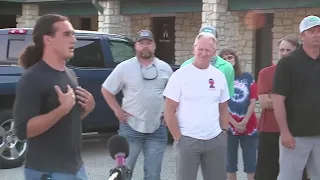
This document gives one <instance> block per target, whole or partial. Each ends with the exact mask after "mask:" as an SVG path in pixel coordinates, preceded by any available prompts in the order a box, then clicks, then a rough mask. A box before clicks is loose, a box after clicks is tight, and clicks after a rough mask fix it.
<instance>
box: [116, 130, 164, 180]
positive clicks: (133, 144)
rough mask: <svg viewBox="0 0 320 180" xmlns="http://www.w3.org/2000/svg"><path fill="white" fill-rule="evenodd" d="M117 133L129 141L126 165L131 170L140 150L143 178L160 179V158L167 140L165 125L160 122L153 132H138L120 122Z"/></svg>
mask: <svg viewBox="0 0 320 180" xmlns="http://www.w3.org/2000/svg"><path fill="white" fill-rule="evenodd" d="M119 135H121V136H124V137H126V138H127V139H128V142H129V156H128V157H127V159H126V165H127V167H128V168H129V169H130V170H131V171H132V172H133V170H134V167H135V164H136V161H137V158H138V156H139V154H140V151H141V150H142V151H143V155H144V180H160V175H161V166H162V159H163V155H164V151H165V149H166V146H167V141H168V134H167V129H166V127H165V126H164V125H163V124H162V125H160V127H159V128H158V129H157V130H156V131H155V132H154V133H140V132H137V131H135V130H133V129H132V128H131V127H130V126H129V125H128V124H120V128H119ZM133 179H134V178H133Z"/></svg>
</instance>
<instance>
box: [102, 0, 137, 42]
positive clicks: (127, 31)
mask: <svg viewBox="0 0 320 180" xmlns="http://www.w3.org/2000/svg"><path fill="white" fill-rule="evenodd" d="M99 3H100V5H101V6H102V7H103V8H104V11H103V13H100V12H98V31H101V32H106V33H110V34H121V35H125V36H128V37H132V33H131V17H130V16H126V15H121V14H120V2H119V1H100V2H99Z"/></svg>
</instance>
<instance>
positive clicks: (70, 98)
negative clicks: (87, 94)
mask: <svg viewBox="0 0 320 180" xmlns="http://www.w3.org/2000/svg"><path fill="white" fill-rule="evenodd" d="M67 87H68V91H67V92H66V93H63V92H62V91H61V89H60V87H59V86H57V85H56V86H54V88H55V90H56V92H57V95H58V100H59V102H60V106H61V107H62V109H63V110H64V111H65V114H67V113H69V111H70V110H71V109H72V108H73V106H74V105H75V103H76V100H75V99H76V96H75V94H74V91H73V89H72V88H71V86H70V85H68V86H67Z"/></svg>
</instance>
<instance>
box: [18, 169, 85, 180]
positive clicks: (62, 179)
mask: <svg viewBox="0 0 320 180" xmlns="http://www.w3.org/2000/svg"><path fill="white" fill-rule="evenodd" d="M24 177H25V180H88V177H87V174H86V171H85V169H84V168H83V167H82V168H80V169H79V171H78V172H77V173H76V174H64V173H46V172H41V171H37V170H34V169H29V168H25V169H24Z"/></svg>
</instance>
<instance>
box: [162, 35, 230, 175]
mask: <svg viewBox="0 0 320 180" xmlns="http://www.w3.org/2000/svg"><path fill="white" fill-rule="evenodd" d="M216 47H217V39H216V38H215V36H214V35H212V34H211V33H207V32H203V33H200V34H199V35H198V36H197V37H196V40H195V43H194V48H193V53H194V55H195V60H194V62H192V63H190V64H188V65H186V66H185V67H184V68H181V69H178V70H177V71H176V72H174V73H173V75H172V76H171V77H170V79H169V82H168V84H167V86H166V89H165V90H164V93H163V95H164V96H165V97H166V103H165V111H164V115H165V121H166V124H167V126H168V128H169V130H170V132H171V134H172V136H173V138H174V140H175V146H176V150H177V159H176V161H177V162H176V165H177V167H176V169H177V173H176V174H177V180H195V179H197V172H198V169H199V166H200V165H201V170H202V176H203V179H204V180H212V179H214V180H225V179H226V151H227V134H226V131H227V128H228V120H229V117H230V116H229V112H228V103H227V101H228V100H229V98H230V97H229V90H228V84H227V81H226V78H225V76H224V74H223V73H222V72H221V71H220V70H218V69H217V68H215V67H213V66H211V65H210V61H211V59H212V58H213V56H214V55H215V54H216Z"/></svg>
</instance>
